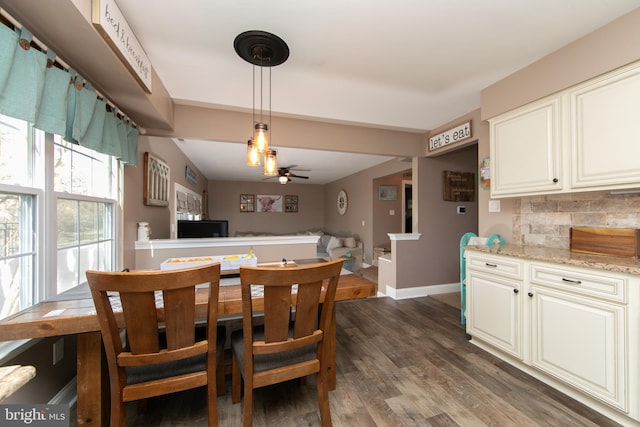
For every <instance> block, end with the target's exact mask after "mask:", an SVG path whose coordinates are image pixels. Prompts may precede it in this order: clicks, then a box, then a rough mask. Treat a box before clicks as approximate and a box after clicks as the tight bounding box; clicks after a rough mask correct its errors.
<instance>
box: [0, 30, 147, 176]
mask: <svg viewBox="0 0 640 427" xmlns="http://www.w3.org/2000/svg"><path fill="white" fill-rule="evenodd" d="M31 40H32V35H31V33H30V32H29V31H28V30H26V29H24V28H22V29H16V30H15V31H14V30H12V29H10V28H8V27H6V26H4V25H0V113H1V114H4V115H7V116H10V117H14V118H17V119H22V120H26V121H28V122H30V123H33V124H34V126H35V127H36V128H38V129H42V130H43V131H45V132H51V133H55V134H58V135H61V136H63V137H64V139H66V140H67V141H69V142H73V143H76V144H79V145H82V146H84V147H88V148H91V149H94V150H96V151H98V152H101V153H104V154H109V155H112V156H115V157H116V158H118V159H119V160H120V161H122V162H123V163H125V164H129V165H136V164H137V159H138V155H137V151H138V134H139V131H138V128H137V126H135V125H134V124H133V123H132V122H131V121H130V120H129V119H128V118H126V117H123V115H122V114H118V112H117V109H115V108H113V107H111V106H110V105H109V103H108V102H107V101H106V100H104V99H101V98H99V97H98V94H97V93H96V91H95V89H94V88H93V87H92V86H91V84H90V83H89V82H88V81H86V80H85V79H84V78H83V77H82V76H80V75H79V74H77V73H76V72H75V71H74V70H73V69H70V70H61V69H60V68H58V67H56V66H54V65H53V64H54V62H55V58H56V55H55V52H53V51H48V52H46V53H45V52H41V51H39V50H37V49H33V48H32V47H31V46H30V43H31Z"/></svg>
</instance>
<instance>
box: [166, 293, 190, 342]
mask: <svg viewBox="0 0 640 427" xmlns="http://www.w3.org/2000/svg"><path fill="white" fill-rule="evenodd" d="M163 297H164V323H165V331H166V334H167V349H169V350H175V349H177V348H181V347H186V346H191V345H193V344H194V343H195V328H194V325H195V310H194V308H195V301H196V293H195V287H193V288H184V289H176V290H170V291H164V294H163Z"/></svg>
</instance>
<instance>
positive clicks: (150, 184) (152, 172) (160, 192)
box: [143, 152, 169, 206]
mask: <svg viewBox="0 0 640 427" xmlns="http://www.w3.org/2000/svg"><path fill="white" fill-rule="evenodd" d="M143 191H144V194H143V201H144V204H145V205H147V206H169V165H168V164H167V163H165V162H164V161H163V160H162V159H160V158H159V157H156V156H155V155H154V154H152V153H149V152H146V153H144V189H143Z"/></svg>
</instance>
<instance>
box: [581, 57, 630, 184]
mask: <svg viewBox="0 0 640 427" xmlns="http://www.w3.org/2000/svg"><path fill="white" fill-rule="evenodd" d="M569 98H570V102H571V128H570V130H571V160H572V161H571V163H572V165H573V168H572V174H571V186H572V187H573V188H581V187H593V186H619V185H626V184H630V185H632V186H638V185H640V131H639V129H638V125H639V124H640V67H633V68H626V69H623V70H621V71H619V72H617V73H613V74H609V75H607V76H606V77H604V78H601V79H596V80H593V81H590V82H588V83H587V84H583V85H580V86H578V87H576V88H574V89H571V90H570V91H569Z"/></svg>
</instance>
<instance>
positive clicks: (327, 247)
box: [318, 234, 364, 271]
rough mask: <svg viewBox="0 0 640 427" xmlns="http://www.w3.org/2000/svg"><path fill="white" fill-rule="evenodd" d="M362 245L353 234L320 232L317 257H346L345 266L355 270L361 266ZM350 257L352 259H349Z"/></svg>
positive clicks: (333, 258) (334, 258)
mask: <svg viewBox="0 0 640 427" xmlns="http://www.w3.org/2000/svg"><path fill="white" fill-rule="evenodd" d="M363 255H364V245H363V244H362V241H360V240H358V239H356V238H355V237H353V236H334V235H331V234H322V235H321V236H320V239H318V257H325V258H329V259H331V260H336V259H339V258H342V257H344V258H346V260H345V268H347V269H349V270H352V271H357V270H360V269H361V268H362V260H363ZM351 258H353V260H352V261H351Z"/></svg>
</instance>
